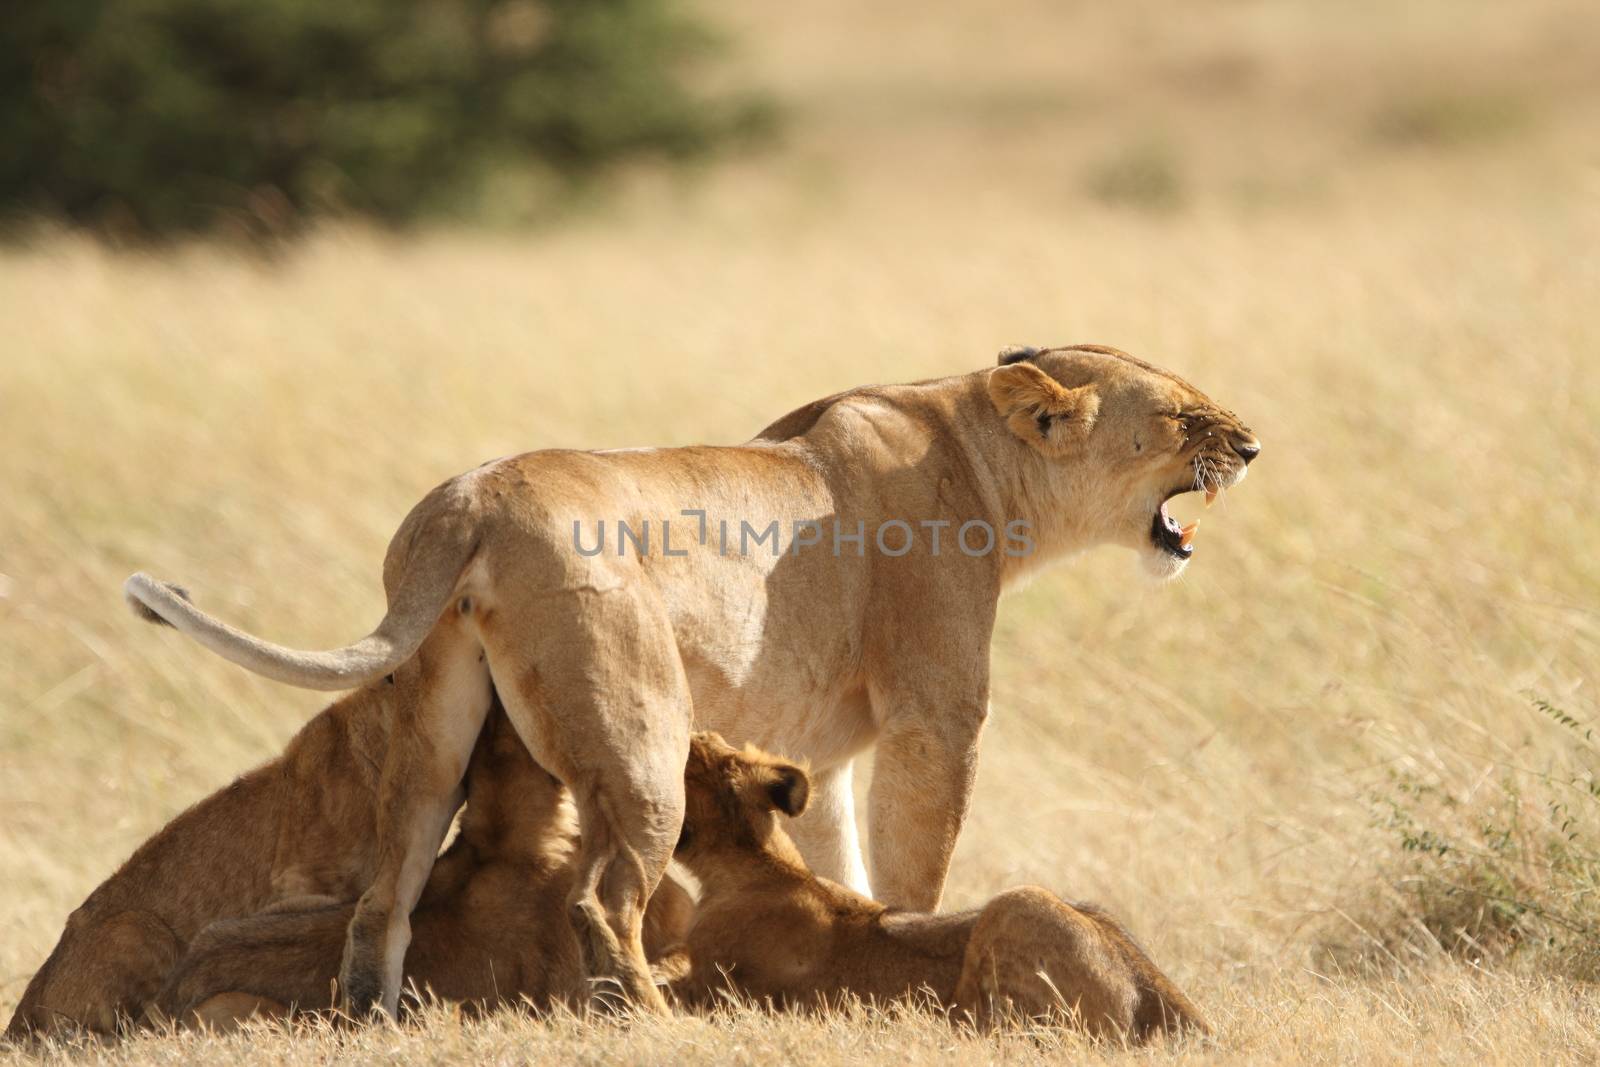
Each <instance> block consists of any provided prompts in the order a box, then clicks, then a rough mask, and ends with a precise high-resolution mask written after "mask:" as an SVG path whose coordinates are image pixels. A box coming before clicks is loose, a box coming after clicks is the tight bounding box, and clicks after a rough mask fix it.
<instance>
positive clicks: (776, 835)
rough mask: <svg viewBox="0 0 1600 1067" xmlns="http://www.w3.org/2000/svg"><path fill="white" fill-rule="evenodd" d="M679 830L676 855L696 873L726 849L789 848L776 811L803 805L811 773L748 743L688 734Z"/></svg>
mask: <svg viewBox="0 0 1600 1067" xmlns="http://www.w3.org/2000/svg"><path fill="white" fill-rule="evenodd" d="M683 784H684V811H683V830H682V832H681V833H680V834H679V836H678V847H677V851H676V856H677V858H678V859H679V860H681V861H682V862H683V864H684V865H685V866H687V867H688V868H689V869H690V870H691V871H694V872H695V874H697V875H701V876H703V874H704V871H703V865H704V864H705V863H707V862H708V861H712V860H713V859H714V858H715V857H717V856H719V855H720V856H723V857H726V855H727V853H728V852H729V851H730V850H733V851H738V852H749V853H760V852H765V851H769V850H774V849H776V850H779V851H782V852H784V853H785V854H790V853H793V852H794V846H793V844H791V843H790V842H789V839H788V836H787V835H786V834H784V833H783V832H782V830H781V829H780V827H779V826H778V815H779V814H780V813H782V814H783V815H786V816H790V817H793V816H795V815H799V814H800V813H801V812H803V811H805V810H806V800H807V799H808V798H809V797H810V794H811V779H810V778H809V777H808V776H807V775H806V772H805V768H803V767H801V766H799V765H798V764H795V763H790V762H789V761H788V760H783V759H779V758H778V757H777V756H773V755H769V754H768V753H765V752H762V751H761V750H760V749H758V748H756V747H754V746H753V745H746V746H745V747H744V748H742V749H738V748H734V747H733V746H732V745H730V744H728V743H727V742H726V741H724V740H723V739H722V737H721V736H720V735H718V734H714V733H697V734H694V735H692V736H691V737H690V738H689V762H688V764H687V765H686V766H685V767H684V772H683Z"/></svg>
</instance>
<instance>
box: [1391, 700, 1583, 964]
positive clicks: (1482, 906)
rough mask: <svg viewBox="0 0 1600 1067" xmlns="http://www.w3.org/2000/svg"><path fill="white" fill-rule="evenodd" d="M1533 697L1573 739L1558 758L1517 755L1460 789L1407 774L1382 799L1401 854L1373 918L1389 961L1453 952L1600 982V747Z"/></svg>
mask: <svg viewBox="0 0 1600 1067" xmlns="http://www.w3.org/2000/svg"><path fill="white" fill-rule="evenodd" d="M1529 700H1530V702H1531V704H1532V707H1533V709H1534V710H1535V711H1536V712H1537V713H1538V714H1539V715H1540V716H1541V717H1543V718H1545V719H1546V720H1547V721H1548V722H1550V723H1552V724H1553V728H1554V729H1555V730H1556V733H1557V736H1558V737H1559V739H1560V741H1561V742H1562V744H1561V745H1560V751H1559V756H1558V758H1557V760H1556V762H1555V765H1553V766H1546V767H1538V766H1536V765H1534V764H1533V763H1532V762H1531V760H1529V759H1524V758H1513V759H1510V760H1507V761H1505V762H1503V763H1501V764H1500V765H1499V766H1498V767H1497V768H1495V770H1494V773H1492V774H1491V775H1490V776H1488V777H1486V778H1483V779H1480V780H1477V781H1474V782H1472V783H1471V785H1470V786H1467V787H1466V788H1455V789H1452V788H1449V787H1447V786H1445V785H1444V784H1442V783H1439V782H1428V781H1422V780H1420V779H1418V778H1417V777H1415V776H1414V775H1406V774H1396V775H1393V776H1392V777H1391V781H1390V788H1389V790H1387V791H1384V792H1381V793H1379V794H1377V795H1375V796H1374V798H1373V799H1374V803H1375V806H1376V812H1377V822H1378V825H1379V826H1380V827H1381V828H1383V829H1385V830H1387V831H1389V832H1391V833H1392V834H1393V835H1394V837H1393V840H1394V843H1395V844H1396V845H1397V846H1398V850H1399V855H1398V856H1397V857H1396V858H1395V859H1394V860H1393V861H1392V862H1390V863H1389V864H1388V865H1387V867H1388V872H1387V873H1388V879H1387V888H1388V900H1389V910H1388V914H1385V915H1379V916H1377V917H1376V918H1375V919H1374V920H1373V921H1371V922H1370V924H1369V923H1363V924H1362V925H1363V928H1364V929H1366V931H1367V933H1368V934H1369V935H1370V936H1371V937H1373V938H1375V939H1376V941H1377V944H1378V945H1379V946H1381V951H1382V955H1383V956H1384V957H1386V958H1388V959H1391V960H1394V959H1401V960H1405V959H1408V958H1414V957H1417V956H1419V955H1424V956H1425V955H1427V954H1429V953H1431V952H1436V951H1439V950H1442V951H1444V952H1445V953H1447V954H1449V955H1453V956H1459V957H1462V958H1465V959H1468V960H1471V961H1473V962H1482V963H1501V964H1503V963H1509V962H1512V961H1513V960H1521V961H1523V962H1524V963H1526V964H1528V965H1530V966H1531V967H1533V968H1534V969H1536V970H1539V971H1543V972H1547V973H1559V974H1566V975H1569V976H1573V977H1578V978H1583V979H1589V980H1592V979H1596V978H1600V743H1597V741H1596V739H1595V735H1594V731H1593V729H1592V728H1591V727H1589V726H1587V725H1586V724H1584V723H1582V722H1580V721H1578V720H1577V719H1575V718H1573V717H1572V716H1571V715H1569V714H1567V713H1566V712H1565V711H1563V710H1561V709H1560V708H1558V707H1556V706H1555V705H1554V704H1551V703H1550V702H1549V701H1547V700H1544V699H1541V698H1539V697H1537V696H1533V695H1530V696H1529ZM1524 752H1526V750H1524ZM1521 756H1523V753H1518V757H1521Z"/></svg>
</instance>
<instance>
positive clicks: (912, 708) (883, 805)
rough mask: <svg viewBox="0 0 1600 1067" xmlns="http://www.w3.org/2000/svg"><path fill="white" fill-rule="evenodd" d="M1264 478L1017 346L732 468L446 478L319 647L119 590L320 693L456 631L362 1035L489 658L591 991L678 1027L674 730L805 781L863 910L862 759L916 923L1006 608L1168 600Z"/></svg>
mask: <svg viewBox="0 0 1600 1067" xmlns="http://www.w3.org/2000/svg"><path fill="white" fill-rule="evenodd" d="M1259 451H1260V446H1259V445H1258V444H1257V442H1256V440H1255V438H1254V437H1253V436H1252V435H1251V434H1250V432H1249V430H1248V429H1246V428H1245V427H1244V426H1243V425H1242V424H1241V423H1240V421H1239V420H1238V418H1236V417H1235V416H1234V415H1233V414H1231V413H1230V412H1227V411H1225V410H1223V409H1222V408H1221V407H1219V406H1217V405H1216V404H1214V403H1212V401H1210V400H1209V399H1208V398H1207V397H1206V396H1205V395H1204V394H1202V393H1201V392H1200V391H1199V390H1197V389H1195V388H1194V387H1193V386H1191V385H1189V384H1188V383H1187V382H1185V381H1183V379H1181V378H1178V377H1177V376H1175V375H1172V374H1169V373H1167V372H1165V371H1162V370H1158V369H1157V368H1155V367H1152V366H1151V365H1149V364H1148V363H1144V362H1142V361H1140V360H1137V359H1134V358H1133V357H1131V356H1129V355H1126V354H1125V353H1122V352H1119V351H1117V350H1115V349H1110V348H1102V347H1098V346H1093V345H1081V346H1076V347H1072V348H1059V349H1051V350H1047V351H1038V350H1034V349H1023V350H1017V351H1010V352H1007V353H1004V354H1002V357H1001V365H1000V366H999V367H996V368H993V369H988V370H981V371H975V372H973V373H971V374H963V375H958V376H955V377H951V378H941V379H938V380H934V381H926V382H919V383H915V384H911V385H894V386H880V387H870V388H863V389H857V390H853V391H851V392H847V393H841V394H838V395H837V396H833V397H829V398H827V399H825V400H820V401H817V402H815V403H812V404H808V405H807V406H805V407H803V408H801V409H799V410H798V411H795V412H793V413H791V414H790V415H787V416H785V417H784V418H782V419H780V420H778V421H777V422H776V423H774V424H773V425H772V426H771V427H769V428H768V429H767V430H766V431H765V432H763V433H762V434H761V435H759V436H758V437H757V438H756V439H755V440H753V441H751V442H749V443H748V444H745V445H743V446H739V447H727V448H713V447H691V448H673V449H660V450H653V449H642V450H626V451H620V452H593V453H589V452H571V451H555V450H552V451H544V452H532V453H528V454H526V455H522V456H517V457H513V458H509V459H503V460H497V461H495V462H492V463H488V464H485V465H483V466H481V467H479V468H477V469H476V470H473V471H471V472H469V473H467V474H464V475H461V476H459V477H457V478H453V479H451V480H450V481H449V482H446V483H445V484H444V485H442V486H440V487H438V488H437V489H435V490H433V491H432V492H431V493H429V494H428V495H427V496H426V497H424V498H423V500H422V501H421V502H420V503H419V504H418V505H417V506H416V507H415V508H413V509H412V511H411V513H410V515H408V516H407V517H406V519H405V521H404V522H403V523H402V524H401V526H400V529H399V531H398V532H397V533H396V534H395V537H394V539H393V540H392V541H391V542H390V546H389V551H388V555H387V557H386V559H385V561H384V587H385V590H386V592H387V595H388V603H389V610H388V613H387V614H386V615H385V616H384V619H383V621H382V622H381V623H380V624H379V625H378V627H377V629H376V630H374V631H373V633H372V634H370V635H369V636H368V637H366V638H364V639H363V640H361V641H358V642H357V643H355V644H353V645H350V646H348V647H346V648H342V649H339V650H336V651H333V652H324V653H312V652H300V651H295V650H292V649H287V648H283V647H281V646H278V645H274V644H270V643H268V642H266V641H263V640H261V639H259V638H256V637H253V636H251V635H249V634H245V633H242V632H240V631H238V630H235V629H233V628H231V627H229V626H227V625H226V624H224V623H221V622H219V621H217V620H215V619H213V618H211V617H210V616H208V615H206V614H204V613H203V612H201V611H199V610H198V609H196V608H195V607H194V606H193V605H192V604H190V603H188V602H187V601H185V600H184V599H182V598H181V597H178V596H176V595H174V594H173V593H172V592H171V590H170V588H169V587H168V586H166V585H165V584H164V583H161V582H158V581H156V580H154V579H152V578H150V577H148V576H146V575H143V574H136V575H134V576H133V577H131V578H130V579H129V580H128V582H127V586H126V590H127V593H128V595H129V597H130V598H132V599H133V600H134V601H136V602H137V603H139V604H141V605H143V606H145V607H146V608H148V609H149V610H152V611H155V612H156V613H158V614H160V615H161V616H162V617H163V618H165V619H167V620H168V621H170V622H171V623H172V624H173V625H174V626H176V627H177V628H178V629H179V630H181V631H183V632H184V633H186V634H188V635H189V636H191V637H193V638H195V639H196V640H198V641H200V642H201V643H202V644H204V645H205V646H206V647H207V648H209V649H211V650H212V651H214V652H217V653H218V654H220V655H222V656H224V657H226V658H228V659H230V660H232V661H233V662H235V663H239V664H241V665H243V666H245V667H248V668H250V669H251V670H254V671H257V672H259V673H261V674H264V675H267V676H268V677H271V678H276V679H278V680H280V681H284V682H288V683H291V684H294V685H301V686H308V687H312V688H340V687H343V686H349V685H356V684H360V683H362V682H364V681H367V680H370V679H371V678H373V677H376V676H379V675H382V674H383V673H385V672H387V671H389V670H392V669H393V668H394V665H395V664H398V663H400V662H403V661H405V660H406V659H407V658H408V657H410V656H411V655H412V652H413V650H415V649H416V648H417V647H418V646H419V645H420V644H421V643H422V642H423V640H424V639H425V638H426V637H427V636H428V634H429V633H430V631H432V630H433V629H434V627H435V624H436V623H439V622H440V621H441V619H448V618H457V619H460V620H465V621H466V623H467V624H468V626H467V629H468V630H470V631H471V635H472V636H471V637H470V639H469V638H467V637H464V638H463V641H462V643H461V645H460V647H457V648H454V649H453V650H451V651H450V652H449V654H448V655H446V654H445V651H444V650H441V652H440V655H439V656H438V657H437V660H438V662H439V663H440V664H441V666H440V668H439V669H438V670H437V671H430V673H429V675H428V677H429V679H430V680H431V682H432V685H431V687H430V689H429V691H428V693H427V694H426V698H425V699H423V700H421V701H419V702H418V713H417V715H416V716H415V717H414V719H413V720H412V721H411V722H410V723H409V724H408V727H407V730H406V732H405V737H406V744H405V745H404V746H403V748H397V750H396V751H397V752H398V753H399V758H400V764H398V765H403V766H404V767H406V768H408V771H407V772H404V773H402V772H399V771H397V772H396V773H394V774H390V773H389V770H388V769H387V768H386V770H385V775H384V782H385V787H384V788H385V793H384V808H383V812H384V814H383V818H382V825H381V827H380V829H379V835H380V837H381V838H382V840H383V841H384V843H385V846H384V850H383V856H384V858H383V860H382V862H381V863H380V865H379V871H378V873H377V876H376V878H375V879H374V881H373V883H372V886H371V887H370V888H369V889H368V890H367V892H366V893H365V894H364V895H363V896H362V898H361V902H360V904H359V906H358V907H357V910H356V915H355V919H354V920H353V922H352V924H351V930H350V940H349V945H348V948H347V950H346V955H345V960H344V965H343V968H342V972H341V973H342V977H343V979H344V981H343V982H342V983H341V986H342V988H343V989H344V990H345V992H346V996H347V997H348V1003H349V1006H350V1007H351V1008H352V1009H353V1010H363V1009H364V1008H365V1007H366V1006H368V1005H370V1004H381V1005H382V1006H383V1007H384V1008H385V1009H387V1010H388V1011H389V1012H391V1013H393V1011H394V1009H395V1006H396V1004H397V1001H398V997H399V991H400V977H401V961H402V958H403V956H404V952H405V946H406V942H407V938H408V937H409V933H408V930H407V927H406V916H407V915H408V914H409V913H410V911H411V908H412V907H413V905H414V904H415V902H416V900H417V897H418V894H420V893H421V891H422V887H423V883H424V882H425V881H426V879H427V872H428V863H429V862H430V861H431V859H432V856H433V853H434V851H435V849H436V848H437V845H438V843H439V841H440V838H441V835H442V834H443V833H444V829H445V826H446V825H447V823H448V821H449V817H448V813H449V799H450V793H449V789H448V788H447V786H446V784H445V783H446V782H453V781H455V778H453V777H452V776H451V775H450V774H449V773H439V772H429V771H428V768H429V767H430V766H433V765H434V764H435V762H436V764H437V765H438V766H440V767H445V768H449V767H451V766H459V765H461V764H463V763H464V762H465V760H466V756H467V754H468V752H470V750H471V747H472V739H473V738H474V737H475V736H476V735H477V729H478V725H479V723H480V722H481V720H482V714H483V711H482V706H481V703H475V702H474V700H473V694H475V693H476V692H478V691H479V690H480V689H481V688H482V686H483V685H484V682H483V681H482V679H480V678H475V677H472V672H473V671H474V670H481V669H483V668H479V667H478V666H477V664H478V655H479V650H480V649H481V650H482V652H483V653H484V654H485V655H486V658H487V668H486V669H487V671H488V673H489V674H490V675H492V677H493V680H494V685H495V688H496V689H497V690H498V691H499V693H500V696H501V698H502V699H503V700H504V702H505V706H506V710H507V712H508V713H509V714H510V715H511V719H512V722H513V724H514V725H515V726H516V728H517V732H518V733H519V734H520V735H521V737H522V739H523V740H524V741H525V742H526V743H527V745H528V746H529V748H530V749H531V750H532V752H533V755H534V758H535V759H536V760H537V761H538V762H539V763H540V764H541V765H542V766H544V767H547V768H549V769H550V770H551V771H552V772H553V773H555V774H556V775H557V776H558V777H559V778H560V779H561V780H562V781H563V782H565V783H566V784H567V786H568V788H569V789H571V791H572V793H573V795H574V797H575V798H576V801H577V805H578V816H579V825H580V830H581V834H582V844H581V846H580V854H579V859H578V869H579V876H578V877H577V879H576V880H575V882H574V885H573V893H572V898H571V906H572V912H571V913H572V919H573V922H574V923H575V924H577V925H578V926H579V927H580V930H581V935H582V936H581V938H580V940H581V943H582V946H583V948H584V951H585V953H586V958H585V959H586V965H587V966H589V968H590V971H591V973H592V974H594V975H597V976H610V977H614V978H616V979H617V980H618V981H619V982H620V983H621V985H622V988H623V989H624V990H625V991H626V992H627V993H628V994H629V995H630V996H631V997H633V998H634V999H635V1000H637V1001H638V1002H639V1003H640V1004H641V1005H642V1006H644V1007H647V1008H651V1009H655V1010H659V1011H665V1010H666V1006H665V1004H664V1002H663V1001H662V1000H661V999H660V996H659V994H658V993H657V992H656V990H655V988H654V986H653V985H652V984H651V982H650V976H649V970H648V968H647V966H646V964H645V957H644V953H643V950H642V948H641V945H640V941H639V927H640V922H641V919H642V916H643V910H644V902H645V901H646V899H647V898H648V897H649V894H650V891H651V889H652V887H653V886H654V885H655V884H656V881H657V880H658V879H659V878H660V876H661V872H662V871H663V870H664V869H665V867H666V864H667V862H668V860H669V858H670V856H671V854H672V848H673V845H674V843H675V842H676V841H677V836H678V825H679V823H680V821H681V819H682V813H683V782H682V775H681V774H680V773H679V771H680V769H681V768H682V766H683V761H684V758H685V756H686V755H687V753H688V737H689V730H690V725H691V723H690V720H691V717H692V718H693V719H694V720H695V721H696V722H697V723H698V724H699V725H700V726H703V727H707V728H713V729H716V730H718V731H721V732H722V733H724V734H726V735H728V736H731V737H734V738H736V739H739V740H741V741H744V740H749V741H755V742H758V743H760V744H763V745H767V746H771V747H772V748H774V749H777V750H780V751H784V752H788V753H792V754H794V755H797V756H803V757H805V758H807V759H809V760H810V761H811V762H812V764H813V766H815V767H816V768H818V771H817V781H816V786H815V793H816V801H815V803H814V804H813V806H812V808H813V814H812V815H811V816H809V817H808V818H807V819H806V820H803V821H802V822H800V823H798V824H796V827H795V830H796V837H797V839H798V842H799V845H800V848H801V849H802V850H803V851H804V853H805V854H806V855H807V856H808V857H809V858H810V860H811V861H812V862H813V863H814V864H815V866H816V869H817V870H818V871H819V872H821V873H823V874H825V875H827V876H829V877H832V878H836V879H841V880H843V881H845V882H847V883H849V884H850V885H852V886H855V887H856V888H858V889H865V888H867V887H868V884H869V883H868V879H867V877H866V874H865V871H864V869H863V867H862V865H861V860H860V855H859V848H858V846H857V843H856V840H855V832H854V825H855V824H854V821H853V813H852V810H851V791H850V768H851V763H852V761H853V759H854V758H855V756H856V755H857V754H858V753H859V752H861V751H862V750H863V749H864V748H866V747H867V746H869V745H872V744H876V746H877V754H876V761H875V768H876V770H875V774H874V778H873V784H872V793H871V810H870V813H869V815H870V817H869V825H870V833H871V843H872V849H871V854H872V863H873V872H872V879H871V886H872V888H873V889H874V890H875V891H876V893H877V895H878V896H879V897H880V898H882V899H883V900H885V901H886V902H888V903H890V904H892V905H895V906H897V907H904V908H918V909H933V908H935V907H937V905H938V903H939V899H940V896H941V894H942V891H943V886H944V881H945V875H946V873H947V870H948V866H949V861H950V853H951V849H952V848H953V847H954V844H955V840H956V835H957V833H958V831H959V830H960V828H961V824H962V821H963V819H964V818H965V815H966V810H967V802H968V798H969V795H970V793H971V789H972V781H973V772H974V767H975V764H976V759H977V748H978V736H979V733H980V731H981V729H982V725H983V721H984V717H985V716H986V714H987V711H988V704H989V642H990V636H991V631H992V629H993V624H994V616H995V605H996V602H997V600H998V598H999V595H1000V592H1001V590H1002V589H1004V588H1005V587H1006V586H1007V585H1008V584H1010V583H1011V582H1013V581H1015V580H1016V579H1017V578H1018V577H1019V576H1020V575H1022V574H1024V573H1026V572H1027V571H1029V570H1031V569H1033V568H1036V567H1038V566H1040V565H1041V564H1043V563H1044V562H1046V561H1049V560H1052V559H1056V558H1059V557H1061V556H1063V555H1066V554H1068V553H1071V552H1074V551H1077V550H1080V549H1084V548H1087V547H1089V546H1091V545H1096V544H1101V543H1116V544H1123V545H1127V546H1130V547H1133V548H1136V549H1138V550H1139V551H1141V552H1142V553H1143V554H1144V558H1145V559H1146V561H1147V562H1148V564H1149V566H1150V567H1151V569H1152V570H1154V571H1155V572H1156V573H1158V574H1161V575H1169V576H1170V575H1173V574H1176V573H1178V572H1179V571H1181V570H1182V569H1183V567H1184V566H1185V565H1186V563H1187V562H1188V560H1189V557H1190V555H1191V553H1192V552H1193V545H1192V543H1191V541H1192V537H1193V534H1194V530H1193V527H1192V526H1190V527H1185V528H1180V527H1179V526H1178V524H1177V523H1176V522H1175V521H1173V520H1172V519H1171V517H1170V516H1169V514H1168V511H1167V501H1168V500H1170V499H1171V498H1172V497H1174V496H1176V495H1178V494H1180V493H1185V492H1190V491H1194V490H1202V491H1204V492H1205V493H1206V494H1207V495H1208V497H1209V496H1210V495H1212V494H1214V493H1216V492H1217V491H1219V490H1222V489H1225V488H1227V487H1229V486H1232V485H1234V484H1236V483H1237V482H1238V481H1239V480H1240V479H1241V478H1243V477H1244V473H1245V464H1246V463H1248V462H1249V461H1250V460H1251V459H1253V458H1254V457H1255V456H1256V455H1257V453H1258V452H1259ZM607 528H610V529H611V530H612V531H613V533H614V534H615V538H614V540H607V539H606V537H605V530H606V529H607ZM730 530H731V534H730ZM595 534H598V535H599V538H598V540H599V542H600V543H599V545H598V547H596V546H594V545H592V544H591V543H590V542H591V541H592V540H594V539H595ZM652 535H653V536H652ZM830 535H831V536H830ZM752 536H754V538H755V539H754V543H753V545H752V541H751V537H752ZM824 538H828V540H824ZM1002 538H1003V540H1002ZM630 545H631V548H630ZM869 549H870V550H869ZM456 665H459V669H455V666H456Z"/></svg>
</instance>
